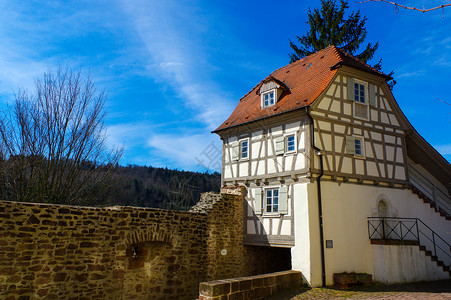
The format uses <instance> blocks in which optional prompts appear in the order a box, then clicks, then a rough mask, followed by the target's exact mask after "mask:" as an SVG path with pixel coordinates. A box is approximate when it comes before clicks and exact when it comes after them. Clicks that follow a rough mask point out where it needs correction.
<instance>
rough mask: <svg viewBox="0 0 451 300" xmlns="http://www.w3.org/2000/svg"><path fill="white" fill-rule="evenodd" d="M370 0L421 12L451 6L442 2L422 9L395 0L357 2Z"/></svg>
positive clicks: (374, 0)
mask: <svg viewBox="0 0 451 300" xmlns="http://www.w3.org/2000/svg"><path fill="white" fill-rule="evenodd" d="M368 2H385V3H389V4H392V5H394V6H395V7H396V8H398V7H401V8H404V9H410V10H416V11H420V12H423V13H425V12H428V11H432V10H436V9H440V8H441V9H443V8H445V7H447V6H451V4H442V5H439V6H437V7H432V8H428V9H424V8H423V9H421V8H417V7H415V6H412V7H409V6H405V5H401V4H399V3H396V2H393V1H388V0H366V1H360V2H357V3H368Z"/></svg>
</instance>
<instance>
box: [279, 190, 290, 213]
mask: <svg viewBox="0 0 451 300" xmlns="http://www.w3.org/2000/svg"><path fill="white" fill-rule="evenodd" d="M279 212H280V213H281V214H284V215H286V214H288V187H287V186H281V187H280V189H279Z"/></svg>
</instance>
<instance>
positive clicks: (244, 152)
mask: <svg viewBox="0 0 451 300" xmlns="http://www.w3.org/2000/svg"><path fill="white" fill-rule="evenodd" d="M247 158H249V140H248V139H245V140H242V141H240V159H247Z"/></svg>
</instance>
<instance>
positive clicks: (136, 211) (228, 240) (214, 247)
mask: <svg viewBox="0 0 451 300" xmlns="http://www.w3.org/2000/svg"><path fill="white" fill-rule="evenodd" d="M225 192H226V193H224V194H223V195H221V196H219V197H218V195H214V194H212V195H210V196H209V197H207V198H208V199H210V198H215V200H214V201H213V202H214V203H212V204H211V205H210V206H209V207H207V208H205V209H204V211H199V212H179V211H169V210H160V209H149V208H134V207H112V208H89V207H71V206H61V205H47V204H30V203H18V202H6V201H0V298H1V299H19V298H20V299H28V298H30V299H40V298H45V299H195V298H196V296H197V292H198V285H199V283H200V282H203V281H208V280H213V279H219V278H221V277H222V276H224V277H234V276H242V275H247V274H246V270H244V269H243V268H244V267H242V266H240V265H244V263H243V261H244V260H245V258H244V257H241V256H240V255H241V254H242V253H243V244H242V230H243V229H242V205H243V202H242V195H241V194H240V191H239V190H235V191H234V190H229V191H225ZM204 198H205V197H204ZM208 199H204V200H205V201H207V200H208ZM207 202H208V201H207ZM223 249H226V250H227V253H224V251H223V252H222V254H221V250H223Z"/></svg>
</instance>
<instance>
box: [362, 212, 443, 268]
mask: <svg viewBox="0 0 451 300" xmlns="http://www.w3.org/2000/svg"><path fill="white" fill-rule="evenodd" d="M368 236H369V238H370V240H397V241H416V242H418V244H419V245H420V246H424V247H425V248H426V250H427V251H430V252H431V255H432V256H436V257H437V258H438V260H441V261H443V263H444V264H445V265H447V266H450V265H451V245H450V244H449V243H448V242H446V241H445V240H444V239H443V238H442V237H440V236H439V235H438V234H437V233H435V231H434V230H432V229H431V228H430V227H429V226H427V225H426V224H425V223H424V222H423V221H421V220H420V219H418V218H379V217H375V218H368Z"/></svg>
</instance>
